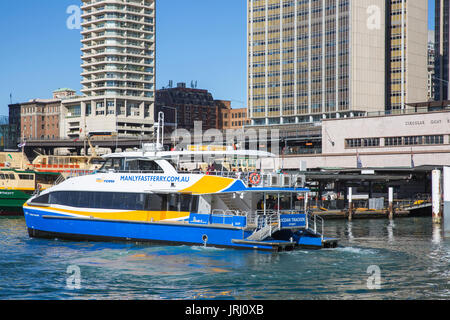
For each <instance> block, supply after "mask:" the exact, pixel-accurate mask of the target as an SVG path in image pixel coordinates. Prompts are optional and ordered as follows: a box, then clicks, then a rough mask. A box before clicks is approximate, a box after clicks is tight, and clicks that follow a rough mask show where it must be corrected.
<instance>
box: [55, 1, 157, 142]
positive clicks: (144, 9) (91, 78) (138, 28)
mask: <svg viewBox="0 0 450 320" xmlns="http://www.w3.org/2000/svg"><path fill="white" fill-rule="evenodd" d="M82 1H83V5H82V19H83V22H82V31H81V35H82V40H81V43H82V48H81V51H82V65H81V67H82V69H83V71H82V73H81V76H82V81H81V84H82V89H81V92H82V93H83V96H82V97H78V98H77V99H75V100H72V101H70V100H68V101H64V102H63V106H64V108H63V111H64V113H65V119H66V121H65V122H64V125H63V126H62V128H61V130H62V131H63V132H62V134H63V136H69V137H71V138H76V137H80V135H81V133H82V132H85V133H88V132H91V131H106V132H109V131H111V132H116V133H118V134H119V136H120V135H142V134H147V133H150V132H151V130H152V126H153V123H154V102H155V1H154V0H105V1H96V0H82ZM81 136H82V135H81Z"/></svg>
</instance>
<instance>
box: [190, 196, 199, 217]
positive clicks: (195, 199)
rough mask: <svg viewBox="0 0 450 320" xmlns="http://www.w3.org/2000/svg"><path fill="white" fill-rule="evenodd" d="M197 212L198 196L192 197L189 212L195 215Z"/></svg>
mask: <svg viewBox="0 0 450 320" xmlns="http://www.w3.org/2000/svg"><path fill="white" fill-rule="evenodd" d="M197 211H198V196H192V201H191V210H190V212H194V213H195V212H197Z"/></svg>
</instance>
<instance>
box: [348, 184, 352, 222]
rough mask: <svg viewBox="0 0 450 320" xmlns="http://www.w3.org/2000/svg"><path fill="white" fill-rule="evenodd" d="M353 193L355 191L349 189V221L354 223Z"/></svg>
mask: <svg viewBox="0 0 450 320" xmlns="http://www.w3.org/2000/svg"><path fill="white" fill-rule="evenodd" d="M352 191H353V189H352V188H351V187H350V188H348V221H352V219H353V200H352Z"/></svg>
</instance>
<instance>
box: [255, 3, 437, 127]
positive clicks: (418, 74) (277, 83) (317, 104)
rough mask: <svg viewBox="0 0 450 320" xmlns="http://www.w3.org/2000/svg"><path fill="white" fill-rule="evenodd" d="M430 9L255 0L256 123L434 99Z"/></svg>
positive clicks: (417, 5)
mask: <svg viewBox="0 0 450 320" xmlns="http://www.w3.org/2000/svg"><path fill="white" fill-rule="evenodd" d="M427 9H428V7H427V2H426V1H406V0H391V1H387V0H384V1H383V0H361V1H350V0H302V1H294V0H292V1H286V0H284V1H283V0H248V107H249V115H250V118H251V119H252V125H257V126H261V125H279V124H294V123H305V122H320V121H321V120H322V119H326V118H342V117H352V116H355V115H356V116H358V115H361V114H363V113H365V112H373V111H384V110H385V109H388V110H389V109H404V108H405V106H406V103H407V102H409V101H411V102H417V101H424V100H426V97H427V12H428V10H427Z"/></svg>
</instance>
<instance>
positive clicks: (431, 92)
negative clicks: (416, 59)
mask: <svg viewBox="0 0 450 320" xmlns="http://www.w3.org/2000/svg"><path fill="white" fill-rule="evenodd" d="M434 65H435V53H434V31H431V30H430V31H428V80H427V91H428V101H433V100H434V96H435V87H434V78H435V76H434Z"/></svg>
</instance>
